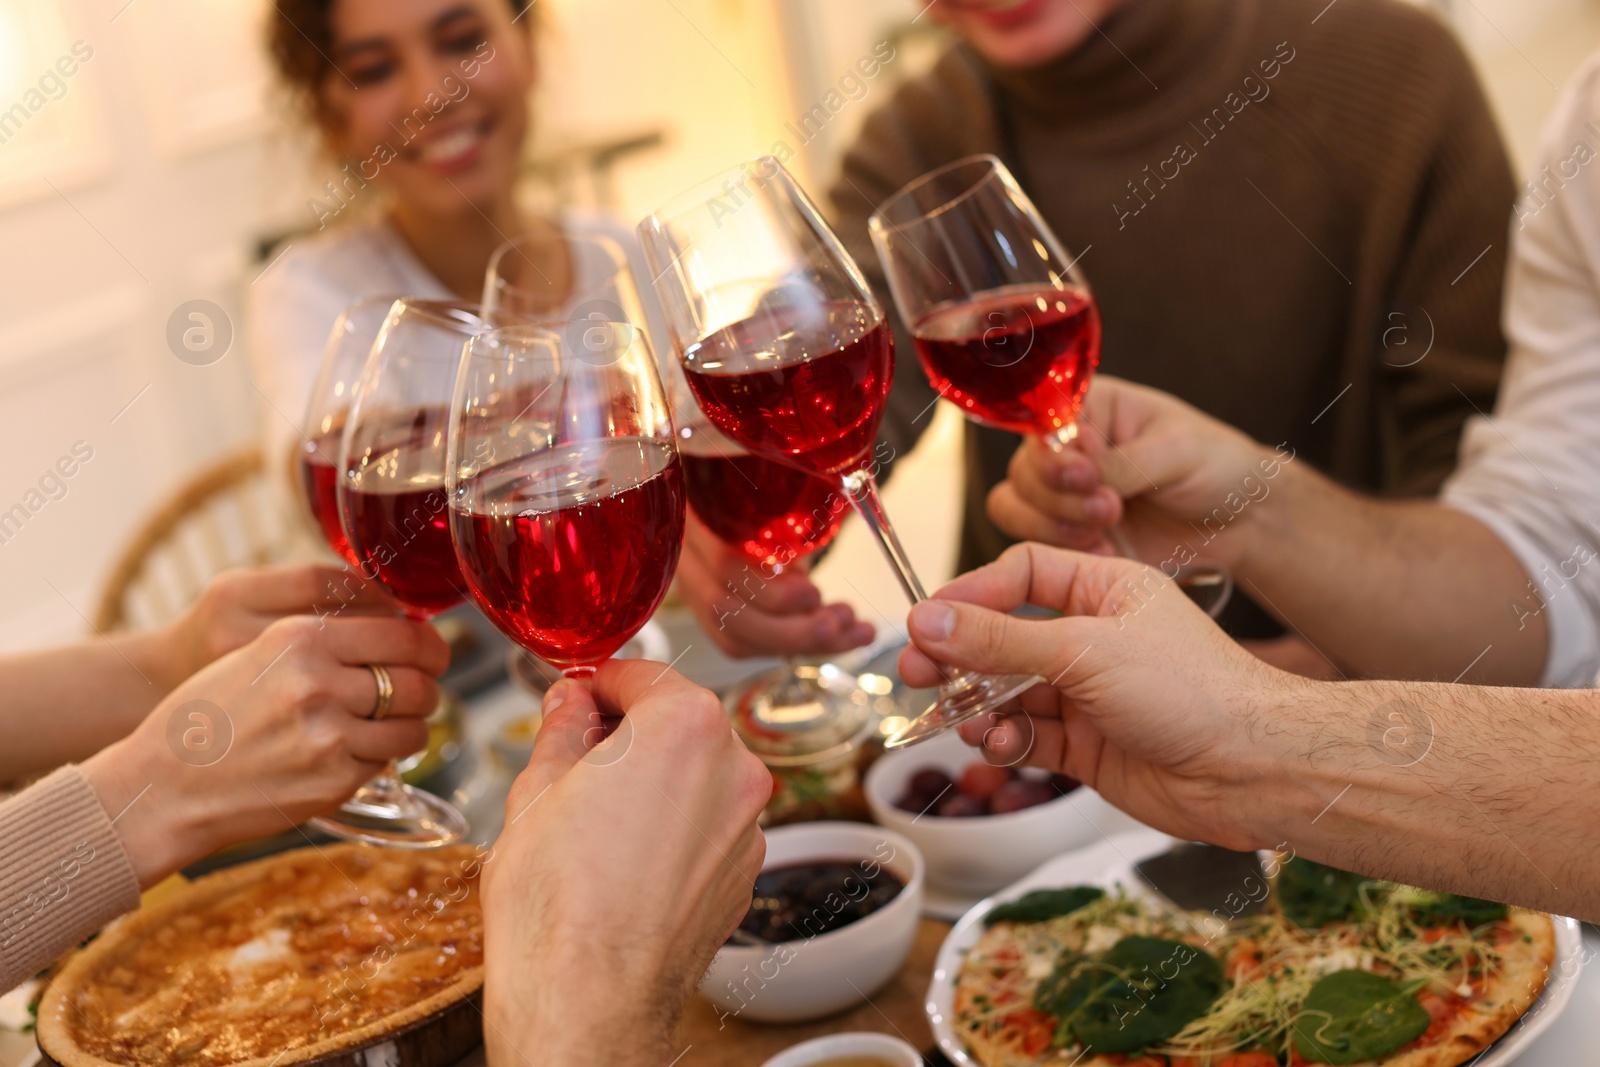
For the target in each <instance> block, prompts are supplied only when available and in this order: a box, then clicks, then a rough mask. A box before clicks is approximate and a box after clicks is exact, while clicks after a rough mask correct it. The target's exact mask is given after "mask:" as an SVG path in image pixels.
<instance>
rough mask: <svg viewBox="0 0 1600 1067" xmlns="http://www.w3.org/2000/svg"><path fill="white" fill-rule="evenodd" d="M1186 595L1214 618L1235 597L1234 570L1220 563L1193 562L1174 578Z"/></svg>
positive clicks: (1179, 569)
mask: <svg viewBox="0 0 1600 1067" xmlns="http://www.w3.org/2000/svg"><path fill="white" fill-rule="evenodd" d="M1172 580H1173V581H1174V582H1176V583H1177V585H1178V588H1179V589H1182V590H1183V592H1184V595H1185V596H1187V597H1188V598H1189V599H1190V600H1192V601H1194V602H1195V604H1196V605H1197V606H1198V607H1199V608H1200V610H1201V611H1203V612H1205V613H1206V614H1207V615H1209V616H1211V617H1212V618H1213V619H1215V618H1218V617H1219V616H1221V614H1222V609H1223V608H1226V607H1227V606H1228V601H1230V600H1232V599H1233V572H1232V571H1230V570H1228V568H1226V567H1224V566H1222V565H1221V564H1219V563H1191V564H1189V565H1188V566H1187V567H1180V568H1178V573H1177V574H1175V575H1174V576H1173V579H1172Z"/></svg>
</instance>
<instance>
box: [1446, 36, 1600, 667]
mask: <svg viewBox="0 0 1600 1067" xmlns="http://www.w3.org/2000/svg"><path fill="white" fill-rule="evenodd" d="M1516 214H1517V217H1516V218H1515V219H1514V220H1513V221H1512V258H1511V265H1510V271H1509V274H1508V277H1507V290H1506V310H1505V329H1506V337H1507V340H1508V341H1509V342H1510V345H1511V352H1510V356H1509V360H1508V362H1507V365H1506V374H1505V380H1504V384H1502V385H1501V387H1500V398H1499V401H1498V402H1497V403H1496V405H1495V410H1494V414H1493V415H1492V416H1490V417H1487V418H1484V417H1474V418H1473V419H1472V420H1471V421H1470V422H1469V423H1468V424H1467V428H1466V431H1465V433H1464V434H1463V436H1462V443H1461V465H1460V467H1459V468H1458V469H1457V471H1456V473H1455V474H1454V475H1453V476H1452V477H1451V478H1450V480H1449V481H1448V482H1447V483H1446V484H1445V487H1444V490H1443V494H1442V496H1443V501H1444V503H1445V504H1446V505H1448V506H1450V507H1454V508H1458V509H1460V510H1462V511H1465V512H1467V513H1468V514H1470V515H1472V516H1474V517H1475V518H1477V519H1478V520H1479V521H1481V522H1483V523H1484V524H1485V525H1487V526H1488V527H1489V528H1490V529H1492V530H1493V531H1494V532H1495V533H1496V534H1497V535H1498V536H1499V537H1500V538H1501V540H1503V541H1504V542H1505V543H1506V544H1507V545H1508V546H1509V547H1510V548H1511V550H1512V551H1513V552H1514V553H1515V554H1516V555H1517V558H1518V559H1519V560H1520V561H1521V562H1522V565H1523V566H1524V567H1525V568H1526V569H1527V571H1528V574H1529V575H1530V576H1531V578H1532V581H1531V582H1530V588H1529V590H1528V594H1529V595H1528V596H1527V597H1525V598H1523V599H1521V600H1519V601H1517V602H1513V603H1511V604H1508V605H1507V606H1506V613H1507V618H1508V620H1512V621H1517V622H1521V621H1525V620H1526V619H1527V618H1528V617H1529V615H1530V613H1535V612H1538V611H1541V610H1542V611H1543V612H1544V613H1545V614H1546V616H1547V620H1546V621H1547V622H1548V624H1549V629H1550V649H1549V655H1548V658H1547V659H1546V661H1545V669H1544V676H1543V679H1542V682H1543V684H1544V685H1546V686H1564V687H1575V686H1589V685H1593V684H1595V683H1596V674H1597V672H1600V54H1597V55H1596V56H1594V57H1592V58H1591V59H1590V60H1589V62H1588V63H1587V64H1586V65H1585V66H1584V68H1583V69H1582V70H1580V71H1579V72H1578V74H1577V75H1576V76H1575V77H1574V80H1573V83H1572V86H1571V88H1570V89H1568V90H1567V92H1566V93H1565V95H1564V96H1563V97H1562V99H1561V101H1560V102H1559V103H1558V104H1557V106H1556V110H1555V113H1554V115H1553V116H1552V118H1551V120H1550V123H1549V125H1548V126H1547V127H1546V130H1545V138H1544V144H1543V146H1542V149H1541V156H1540V168H1539V169H1538V170H1537V171H1536V172H1535V174H1534V177H1533V181H1532V182H1530V183H1529V184H1528V185H1526V186H1524V190H1523V197H1522V200H1521V201H1520V202H1519V204H1518V205H1517V213H1516ZM1462 580H1463V581H1471V580H1472V576H1471V575H1462ZM1541 603H1542V607H1541Z"/></svg>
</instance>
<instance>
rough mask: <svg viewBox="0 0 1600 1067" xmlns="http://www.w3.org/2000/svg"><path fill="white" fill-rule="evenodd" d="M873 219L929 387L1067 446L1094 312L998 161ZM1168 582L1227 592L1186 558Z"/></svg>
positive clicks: (896, 201)
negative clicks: (926, 375) (1172, 580)
mask: <svg viewBox="0 0 1600 1067" xmlns="http://www.w3.org/2000/svg"><path fill="white" fill-rule="evenodd" d="M869 226H870V228H871V231H872V241H873V245H874V246H875V247H876V248H877V250H878V258H879V259H880V260H881V262H882V264H883V269H884V273H885V275H886V276H887V277H888V280H889V289H890V291H891V292H892V293H893V294H894V300H895V304H896V305H897V306H898V307H899V309H900V314H901V316H902V317H903V318H904V320H905V321H906V323H907V324H908V325H909V326H910V328H911V333H912V335H913V336H914V337H915V339H916V346H917V355H918V357H919V358H920V359H921V362H922V367H923V369H924V370H925V371H926V372H927V374H928V380H929V381H930V382H931V383H932V384H933V386H934V388H935V389H936V390H937V391H938V393H939V395H940V396H942V397H944V398H945V399H947V400H949V401H951V402H952V403H954V404H955V405H956V406H957V407H958V408H960V409H961V410H962V412H963V413H964V414H965V415H966V416H967V417H968V418H970V419H972V420H973V421H974V422H980V423H983V424H985V425H988V426H994V427H997V428H999V429H1002V430H1010V431H1012V432H1013V433H1032V434H1038V435H1040V437H1041V438H1042V440H1043V441H1044V443H1045V445H1046V446H1047V447H1048V448H1049V449H1051V450H1053V451H1055V452H1063V451H1064V450H1066V449H1067V448H1068V446H1069V445H1071V444H1072V443H1073V442H1074V441H1075V440H1076V439H1077V437H1078V418H1079V414H1080V412H1081V410H1082V408H1083V402H1084V396H1085V394H1086V393H1087V392H1088V389H1089V381H1090V378H1091V377H1092V375H1093V374H1094V370H1095V368H1096V367H1097V366H1098V365H1099V362H1100V313H1099V309H1098V308H1097V306H1096V305H1095V302H1094V298H1093V296H1092V295H1091V294H1090V292H1089V284H1088V282H1087V281H1086V280H1085V279H1084V277H1083V273H1082V272H1081V271H1080V270H1079V269H1078V266H1077V260H1076V259H1073V258H1070V257H1068V255H1067V253H1066V251H1065V249H1063V248H1062V246H1061V242H1060V241H1059V240H1057V238H1056V235H1055V234H1054V232H1052V231H1051V229H1050V227H1049V225H1048V224H1046V223H1045V221H1044V219H1043V217H1042V216H1041V215H1040V214H1039V212H1038V209H1037V208H1035V207H1034V205H1033V202H1032V201H1030V200H1029V199H1028V196H1027V194H1026V193H1024V192H1023V191H1022V188H1021V187H1020V186H1019V185H1018V184H1017V181H1016V179H1015V178H1013V177H1012V176H1011V172H1010V171H1008V170H1007V169H1006V167H1005V165H1004V164H1002V163H1001V162H1000V161H999V160H998V159H996V158H995V157H994V156H990V155H982V156H971V157H968V158H966V159H961V160H957V161H956V162H954V163H950V164H947V165H945V166H943V167H940V168H938V169H936V170H933V171H931V172H929V173H928V174H925V175H923V176H922V177H920V178H918V179H917V180H915V181H913V182H912V183H911V184H909V185H907V186H906V187H905V188H904V189H901V190H900V191H899V192H897V193H895V194H894V195H893V196H892V197H890V198H889V199H888V200H886V201H885V202H884V203H883V205H882V206H881V207H879V209H878V210H877V212H875V213H874V214H873V216H872V219H871V221H870V223H869ZM1098 503H1099V504H1101V505H1104V504H1105V503H1106V502H1105V500H1104V499H1103V497H1102V498H1100V499H1099V500H1098ZM1102 529H1103V531H1104V534H1105V536H1106V538H1107V539H1108V540H1109V541H1110V543H1111V544H1112V545H1113V546H1114V547H1115V548H1116V550H1117V551H1118V552H1120V553H1121V554H1123V555H1125V556H1129V557H1131V558H1135V559H1137V558H1139V557H1138V553H1137V551H1136V549H1135V548H1134V546H1133V544H1132V543H1131V542H1130V541H1129V540H1128V538H1127V536H1126V535H1125V534H1124V532H1123V531H1122V530H1121V529H1120V528H1118V527H1117V526H1115V525H1113V524H1105V525H1103V526H1102ZM1057 532H1058V533H1061V532H1062V531H1061V529H1060V528H1059V527H1057ZM1086 535H1089V536H1092V531H1086ZM1050 540H1052V541H1057V542H1060V541H1071V542H1072V543H1074V544H1077V545H1079V546H1080V547H1083V545H1082V542H1081V541H1074V540H1073V539H1072V538H1069V537H1066V536H1058V537H1052V538H1051V539H1050ZM1168 577H1169V578H1173V579H1174V580H1176V581H1177V583H1178V584H1179V585H1180V586H1182V587H1184V590H1185V592H1187V593H1189V595H1190V596H1191V597H1192V598H1193V599H1195V600H1196V601H1197V602H1200V603H1201V604H1202V606H1204V607H1205V608H1206V610H1207V611H1208V612H1209V613H1210V614H1212V615H1213V616H1215V615H1217V614H1219V613H1220V612H1221V610H1222V608H1223V607H1224V606H1226V604H1227V601H1228V598H1229V597H1230V596H1231V594H1232V589H1233V580H1232V577H1231V575H1230V573H1229V572H1228V570H1227V569H1226V568H1224V567H1220V566H1216V565H1214V564H1207V563H1195V562H1192V561H1191V562H1187V563H1185V564H1184V565H1182V566H1180V567H1178V568H1177V569H1176V570H1174V571H1173V572H1172V573H1169V574H1168Z"/></svg>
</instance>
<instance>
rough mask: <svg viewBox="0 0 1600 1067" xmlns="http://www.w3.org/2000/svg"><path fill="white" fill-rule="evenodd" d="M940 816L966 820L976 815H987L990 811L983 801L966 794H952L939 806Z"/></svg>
mask: <svg viewBox="0 0 1600 1067" xmlns="http://www.w3.org/2000/svg"><path fill="white" fill-rule="evenodd" d="M939 814H940V815H942V816H944V817H945V818H947V819H965V818H971V817H972V816H974V815H987V814H989V809H988V808H986V807H985V806H984V803H983V801H981V800H974V799H973V798H972V797H969V796H967V795H966V794H965V793H951V794H950V795H949V796H947V797H945V798H944V800H943V801H941V802H940V804H939Z"/></svg>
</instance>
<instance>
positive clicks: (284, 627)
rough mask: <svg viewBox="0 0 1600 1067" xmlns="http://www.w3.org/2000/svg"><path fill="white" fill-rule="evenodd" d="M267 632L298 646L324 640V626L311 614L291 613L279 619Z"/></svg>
mask: <svg viewBox="0 0 1600 1067" xmlns="http://www.w3.org/2000/svg"><path fill="white" fill-rule="evenodd" d="M265 632H266V633H268V634H271V635H273V636H274V637H275V638H278V639H281V640H282V641H283V642H286V643H289V644H292V645H295V646H296V647H298V648H304V647H306V646H308V645H313V644H320V643H321V640H322V636H321V635H322V627H321V626H320V625H318V623H317V620H316V619H315V618H314V617H312V616H310V615H291V616H288V617H287V618H282V619H278V620H276V621H274V622H273V623H272V624H271V625H269V626H268V627H267V629H266V631H265Z"/></svg>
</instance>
